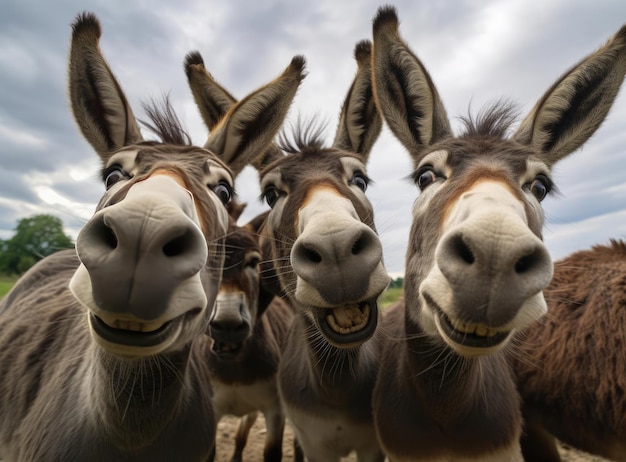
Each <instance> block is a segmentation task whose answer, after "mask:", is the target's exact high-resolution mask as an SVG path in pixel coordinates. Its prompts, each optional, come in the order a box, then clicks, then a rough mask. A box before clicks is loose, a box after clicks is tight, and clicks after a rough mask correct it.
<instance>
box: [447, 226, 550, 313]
mask: <svg viewBox="0 0 626 462" xmlns="http://www.w3.org/2000/svg"><path fill="white" fill-rule="evenodd" d="M436 258H437V264H438V266H439V269H440V270H441V272H442V273H443V275H444V276H445V277H446V279H447V280H448V282H449V284H450V285H451V288H452V290H453V293H454V294H455V299H458V300H463V301H461V302H459V303H461V304H465V305H467V307H468V310H464V312H465V313H466V314H467V313H469V312H472V311H473V312H474V314H475V315H476V316H478V317H479V319H473V320H474V321H483V322H484V321H485V320H486V319H484V318H482V316H487V317H488V320H489V321H490V323H491V324H493V325H499V324H504V323H506V322H508V321H509V320H510V318H512V317H513V316H515V314H516V312H517V310H518V309H519V307H520V306H521V305H522V304H523V303H524V302H525V301H526V300H528V299H529V298H530V297H532V296H533V295H535V294H537V293H539V292H540V291H541V290H543V289H544V288H545V287H546V286H547V285H548V283H549V282H550V279H551V278H552V260H551V258H550V255H549V253H548V251H547V249H546V247H545V245H544V244H543V242H542V241H541V240H540V239H539V238H538V237H537V236H535V235H534V234H533V233H532V232H531V231H530V230H529V229H528V227H527V226H526V225H525V224H524V223H522V222H521V220H516V219H514V218H510V217H508V216H504V217H502V218H500V219H499V220H494V217H493V216H485V217H477V218H476V219H472V220H468V221H466V222H464V223H463V224H461V225H460V226H457V227H456V228H454V229H453V230H451V231H450V232H449V233H448V235H446V236H445V237H444V239H443V240H442V243H441V244H440V247H439V249H438V250H437V257H436ZM470 307H471V308H470ZM468 320H469V319H468Z"/></svg>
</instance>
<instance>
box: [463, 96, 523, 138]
mask: <svg viewBox="0 0 626 462" xmlns="http://www.w3.org/2000/svg"><path fill="white" fill-rule="evenodd" d="M518 116H519V110H518V108H517V107H516V106H515V104H514V103H512V102H510V101H506V100H498V101H496V102H494V103H491V104H489V105H488V106H486V107H484V108H483V109H481V110H480V112H478V114H477V115H475V116H473V115H472V114H471V112H470V111H469V110H468V115H466V116H461V117H459V119H460V120H461V122H462V123H463V128H464V131H463V133H462V134H461V136H495V137H497V138H500V139H504V138H505V137H506V134H507V132H508V131H509V130H510V128H511V126H512V125H513V123H514V122H515V121H516V120H517V118H518Z"/></svg>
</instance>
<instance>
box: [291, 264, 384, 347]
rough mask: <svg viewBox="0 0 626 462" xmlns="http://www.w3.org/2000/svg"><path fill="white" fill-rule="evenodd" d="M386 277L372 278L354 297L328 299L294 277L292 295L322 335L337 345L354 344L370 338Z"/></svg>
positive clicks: (377, 314)
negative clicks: (349, 298) (348, 298)
mask: <svg viewBox="0 0 626 462" xmlns="http://www.w3.org/2000/svg"><path fill="white" fill-rule="evenodd" d="M388 283H389V278H388V276H387V275H386V274H385V276H384V277H379V278H372V279H371V280H370V283H369V287H368V288H367V290H366V291H365V293H364V294H363V296H362V297H359V299H357V300H332V303H331V302H329V301H328V298H325V297H324V296H323V295H322V294H321V293H320V291H319V290H317V289H316V288H315V287H314V286H312V285H311V284H309V283H307V282H306V281H304V280H302V279H300V278H298V283H297V288H296V293H295V298H296V301H297V302H298V304H300V305H301V306H303V307H304V308H305V310H306V313H307V315H308V316H309V317H310V318H311V319H312V321H313V323H314V324H315V326H316V328H317V329H318V330H319V332H320V333H321V334H322V336H324V338H325V339H326V340H327V341H328V342H329V343H330V344H331V345H333V346H335V347H337V348H354V347H358V346H359V345H361V344H362V343H363V342H365V341H367V340H368V339H370V338H371V337H372V336H373V335H374V332H375V331H376V327H377V325H378V317H379V312H378V302H377V300H378V297H379V296H380V294H381V293H382V292H383V291H384V290H385V288H386V287H387V284H388Z"/></svg>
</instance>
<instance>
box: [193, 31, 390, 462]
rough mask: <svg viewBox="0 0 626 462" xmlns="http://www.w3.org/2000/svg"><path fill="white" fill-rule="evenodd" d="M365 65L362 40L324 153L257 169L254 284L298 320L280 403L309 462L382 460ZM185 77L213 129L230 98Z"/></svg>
mask: <svg viewBox="0 0 626 462" xmlns="http://www.w3.org/2000/svg"><path fill="white" fill-rule="evenodd" d="M370 56H371V44H370V43H369V42H366V41H364V42H360V43H359V44H358V45H357V47H356V49H355V58H356V60H357V63H358V66H359V69H358V72H357V75H356V77H355V80H354V82H353V84H352V86H351V88H350V90H349V92H348V95H347V97H346V100H345V102H344V105H343V108H342V112H341V117H340V122H339V129H338V131H337V134H336V137H335V142H334V146H333V148H330V149H329V148H322V143H321V141H320V140H319V136H318V135H317V134H316V133H305V132H306V130H304V131H302V132H300V133H299V135H297V136H298V137H299V139H297V140H296V142H295V144H296V146H293V145H289V146H285V149H286V150H287V151H289V152H290V154H289V155H284V154H283V153H282V152H281V151H280V150H279V149H278V148H277V147H276V146H273V147H272V148H270V149H268V151H267V152H266V154H265V156H264V157H263V158H257V161H258V163H257V164H256V165H255V166H256V168H257V169H259V171H260V181H261V189H262V191H263V193H262V196H263V197H264V198H265V200H266V201H267V203H268V205H269V206H270V207H271V209H272V210H271V211H270V212H269V215H268V217H267V220H266V222H265V224H264V225H263V226H262V227H261V230H260V233H261V234H262V237H261V239H262V245H263V250H262V254H263V255H264V256H265V255H271V260H270V261H268V262H265V264H263V265H262V273H263V280H264V282H263V284H265V285H266V287H267V288H268V290H270V291H272V292H273V293H275V294H277V295H282V296H285V297H287V298H288V300H289V302H290V303H291V305H293V307H294V308H295V310H296V316H295V319H294V321H293V324H292V328H291V329H290V332H289V336H288V339H287V343H286V346H285V348H284V350H283V356H282V358H281V362H280V366H279V388H280V393H281V399H282V402H283V406H284V408H285V413H286V414H287V417H288V418H289V419H290V421H291V423H292V426H293V427H294V433H295V435H296V440H297V441H298V442H299V443H300V444H301V446H302V450H303V452H304V455H305V456H306V457H307V459H308V460H309V461H310V462H315V461H318V460H321V461H333V460H337V461H338V460H339V458H340V456H342V455H345V454H347V453H348V452H349V451H351V450H356V451H357V453H358V455H359V458H362V459H363V460H383V459H384V456H383V455H382V453H381V451H380V448H379V446H378V443H377V441H376V434H375V431H374V427H373V422H372V417H371V391H372V388H373V384H374V379H375V375H376V367H377V356H378V350H379V345H380V341H379V340H378V339H377V338H371V337H372V336H373V335H374V333H375V330H376V325H377V322H378V310H377V304H376V299H377V297H378V295H379V294H380V293H381V292H382V291H383V290H384V289H385V288H386V286H387V284H388V282H389V277H388V276H387V274H386V272H385V270H384V267H383V264H382V249H381V245H380V242H379V240H378V237H377V236H376V234H375V231H374V223H373V211H372V207H371V205H370V204H369V202H368V201H367V199H366V197H365V195H364V194H363V193H364V191H365V189H366V188H367V183H368V181H369V179H368V177H367V176H366V173H365V162H366V161H367V156H368V154H369V152H370V150H371V148H372V146H373V144H374V142H375V140H376V138H377V136H378V134H379V132H380V129H381V126H382V119H381V118H380V115H379V114H378V112H377V110H376V107H375V105H374V102H373V99H372V88H371V67H370V64H369V61H370ZM189 59H191V60H192V61H194V62H195V63H199V62H200V60H201V58H200V57H199V56H198V55H197V54H193V55H190V56H189ZM195 70H199V69H198V68H197V67H195ZM188 78H189V83H190V87H191V89H192V92H193V94H194V98H195V100H196V103H197V104H198V106H199V108H200V112H201V114H202V117H203V119H204V120H205V123H206V124H207V126H208V127H209V130H211V129H212V128H213V127H215V126H216V123H215V119H216V116H217V115H219V114H222V113H224V112H226V111H228V110H229V106H230V104H232V103H233V102H234V101H235V100H234V98H233V97H232V96H231V95H230V94H229V93H228V92H226V91H225V90H224V89H223V88H222V87H220V86H219V85H218V84H217V83H216V82H215V80H214V79H213V78H212V76H210V74H208V73H207V72H206V71H204V72H193V73H190V72H188ZM309 135H311V139H304V138H306V136H309ZM259 159H261V160H260V161H259ZM368 339H369V341H368Z"/></svg>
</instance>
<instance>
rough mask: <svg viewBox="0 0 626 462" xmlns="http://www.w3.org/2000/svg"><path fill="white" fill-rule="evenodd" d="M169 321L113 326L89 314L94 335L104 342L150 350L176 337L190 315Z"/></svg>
mask: <svg viewBox="0 0 626 462" xmlns="http://www.w3.org/2000/svg"><path fill="white" fill-rule="evenodd" d="M192 312H195V310H192V311H191V312H187V313H185V314H184V315H182V316H179V317H177V318H175V319H172V320H170V321H167V322H165V323H163V324H160V325H150V324H147V323H146V324H144V323H139V322H130V321H116V322H114V323H113V325H111V322H109V323H107V322H105V321H104V320H103V319H102V318H100V317H98V316H96V315H95V314H93V313H90V314H89V323H90V324H91V328H92V329H93V331H94V333H95V334H96V335H98V336H99V337H101V338H102V339H103V340H105V341H107V342H109V343H112V344H116V345H122V346H129V347H140V348H149V347H155V346H158V345H161V344H163V343H165V342H167V341H168V340H170V339H171V338H172V336H174V335H176V333H177V332H178V330H179V329H178V328H179V326H181V324H182V323H183V322H184V318H186V317H188V316H189V315H190V313H192Z"/></svg>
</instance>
